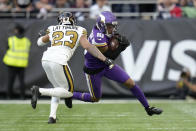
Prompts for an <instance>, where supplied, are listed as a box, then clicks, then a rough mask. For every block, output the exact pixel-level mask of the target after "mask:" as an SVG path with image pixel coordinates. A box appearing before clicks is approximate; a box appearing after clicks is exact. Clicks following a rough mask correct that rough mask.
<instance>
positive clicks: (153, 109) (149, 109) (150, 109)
mask: <svg viewBox="0 0 196 131" xmlns="http://www.w3.org/2000/svg"><path fill="white" fill-rule="evenodd" d="M145 110H146V113H147V114H148V115H149V116H152V115H154V114H156V115H160V114H161V113H162V112H163V110H161V109H159V108H156V107H147V108H145Z"/></svg>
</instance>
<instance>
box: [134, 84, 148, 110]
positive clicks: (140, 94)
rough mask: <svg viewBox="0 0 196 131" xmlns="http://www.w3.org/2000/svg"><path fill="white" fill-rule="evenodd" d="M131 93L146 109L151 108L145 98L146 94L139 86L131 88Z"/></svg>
mask: <svg viewBox="0 0 196 131" xmlns="http://www.w3.org/2000/svg"><path fill="white" fill-rule="evenodd" d="M131 92H132V93H133V95H134V96H135V97H136V98H137V99H138V100H139V101H140V103H141V104H142V105H143V106H144V107H145V108H147V107H149V105H148V102H147V99H146V97H145V96H144V93H143V92H142V91H141V89H140V88H139V87H138V86H137V85H135V86H134V87H133V88H131Z"/></svg>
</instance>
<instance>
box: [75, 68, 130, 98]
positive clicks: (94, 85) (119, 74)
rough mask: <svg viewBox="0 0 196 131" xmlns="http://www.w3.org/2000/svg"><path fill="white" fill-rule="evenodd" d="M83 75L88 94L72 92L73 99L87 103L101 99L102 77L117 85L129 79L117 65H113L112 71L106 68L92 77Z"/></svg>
mask: <svg viewBox="0 0 196 131" xmlns="http://www.w3.org/2000/svg"><path fill="white" fill-rule="evenodd" d="M85 75H86V80H87V85H88V88H89V91H90V94H89V93H79V92H74V94H73V98H75V99H79V100H83V101H87V102H95V101H99V99H100V98H101V96H102V91H101V79H102V77H103V76H105V77H106V78H108V79H110V80H114V81H116V82H119V83H124V82H125V81H127V80H128V79H129V78H130V77H129V75H128V74H127V73H126V72H125V71H124V70H123V69H122V68H121V67H120V66H118V65H115V66H114V67H113V68H112V69H109V68H108V67H106V68H104V69H103V70H102V71H101V72H99V73H97V74H94V75H89V74H85Z"/></svg>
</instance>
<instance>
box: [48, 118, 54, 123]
mask: <svg viewBox="0 0 196 131" xmlns="http://www.w3.org/2000/svg"><path fill="white" fill-rule="evenodd" d="M54 123H56V119H54V118H53V117H49V119H48V124H54Z"/></svg>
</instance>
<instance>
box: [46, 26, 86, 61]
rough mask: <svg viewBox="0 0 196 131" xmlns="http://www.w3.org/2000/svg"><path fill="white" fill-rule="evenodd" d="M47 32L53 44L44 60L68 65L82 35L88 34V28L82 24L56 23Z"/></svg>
mask: <svg viewBox="0 0 196 131" xmlns="http://www.w3.org/2000/svg"><path fill="white" fill-rule="evenodd" d="M47 34H48V35H49V39H50V42H51V46H50V47H48V49H47V50H46V51H45V52H44V54H43V57H42V61H43V60H46V61H52V62H55V63H59V64H61V65H67V62H68V61H69V60H70V58H71V57H72V55H73V53H74V52H75V50H76V48H77V47H78V45H79V40H80V37H81V36H82V35H87V32H86V29H85V28H83V27H81V26H71V25H55V26H49V27H48V29H47Z"/></svg>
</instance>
